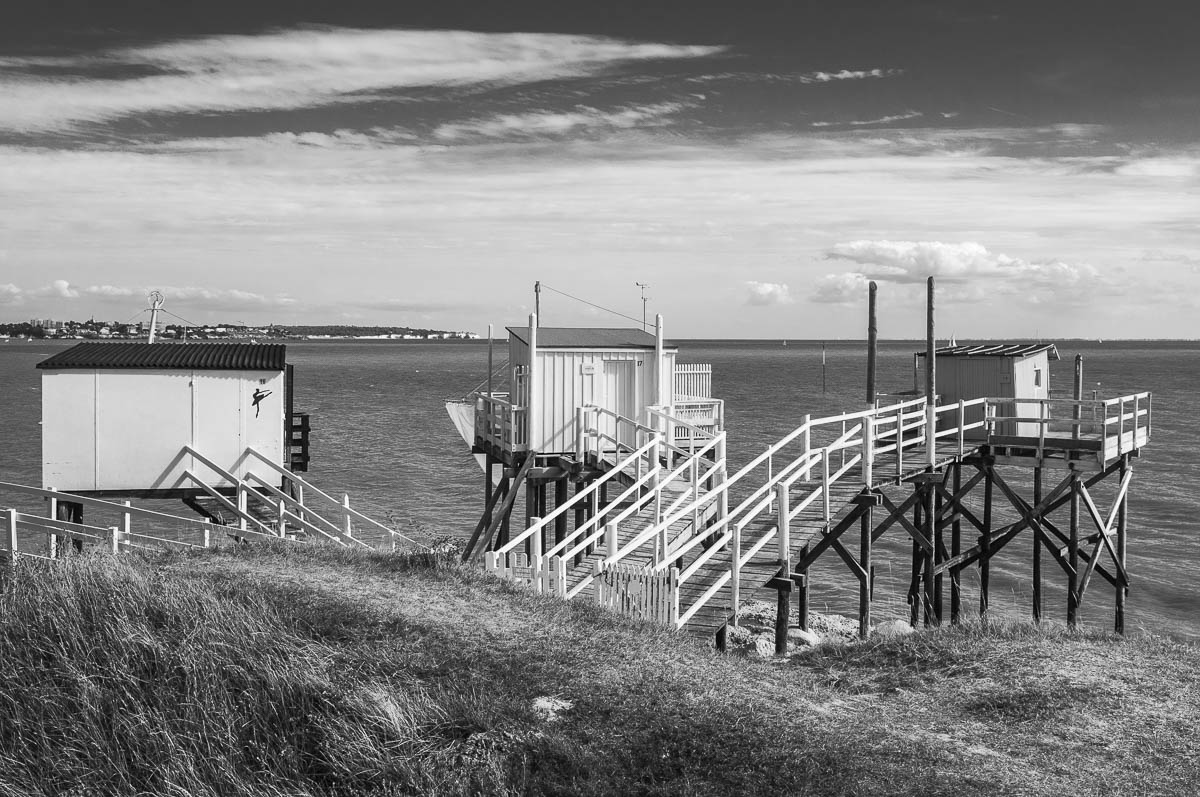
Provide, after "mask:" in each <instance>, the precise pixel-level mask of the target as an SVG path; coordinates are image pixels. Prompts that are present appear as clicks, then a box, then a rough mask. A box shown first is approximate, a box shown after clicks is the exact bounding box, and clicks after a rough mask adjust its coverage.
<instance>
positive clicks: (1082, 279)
mask: <svg viewBox="0 0 1200 797" xmlns="http://www.w3.org/2000/svg"><path fill="white" fill-rule="evenodd" d="M825 257H826V258H828V259H830V260H848V261H850V262H852V263H857V264H859V266H860V267H859V268H858V269H857V270H855V271H853V272H850V273H848V274H846V273H843V274H827V275H825V276H824V277H822V278H821V279H820V280H818V282H817V284H816V287H815V291H814V295H813V298H814V299H816V300H817V301H821V302H848V301H857V300H858V299H859V298H861V293H862V290H863V286H864V285H865V284H866V283H867V282H868V281H870V280H879V281H881V282H890V283H895V284H897V285H914V284H920V283H923V282H925V280H926V279H927V278H928V277H934V278H935V279H936V280H938V281H939V283H950V284H951V285H953V286H954V294H953V295H954V296H955V297H956V298H957V299H958V300H960V301H973V300H980V299H984V298H988V297H995V296H996V295H998V294H1012V293H1023V294H1026V295H1027V296H1029V297H1030V298H1032V299H1034V300H1035V301H1036V300H1038V299H1039V297H1042V298H1044V297H1046V296H1047V295H1056V296H1059V297H1060V298H1062V297H1079V296H1081V295H1082V294H1086V293H1091V292H1092V291H1093V290H1095V289H1096V288H1100V287H1102V281H1101V279H1100V274H1099V272H1098V271H1097V270H1096V268H1094V267H1093V266H1091V265H1089V264H1086V263H1065V262H1062V261H1060V260H1047V261H1039V262H1029V261H1026V260H1022V259H1020V258H1016V257H1010V256H1008V255H1005V254H1002V253H999V252H991V251H989V250H988V249H987V247H985V246H984V245H983V244H980V243H976V242H973V241H967V242H962V243H943V242H941V241H849V242H847V243H840V244H837V245H835V246H833V247H832V248H830V249H829V250H828V251H827V252H826V253H825Z"/></svg>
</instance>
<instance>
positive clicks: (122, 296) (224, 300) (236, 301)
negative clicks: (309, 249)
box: [0, 279, 296, 310]
mask: <svg viewBox="0 0 1200 797" xmlns="http://www.w3.org/2000/svg"><path fill="white" fill-rule="evenodd" d="M152 290H158V291H161V292H162V293H163V294H164V295H165V296H166V297H168V298H169V299H170V300H171V301H172V302H178V303H180V304H181V305H184V304H186V306H188V307H189V308H202V309H206V310H235V309H268V308H273V307H278V308H286V307H290V306H292V305H294V304H296V300H295V299H292V298H291V297H289V296H287V295H275V296H266V295H263V294H259V293H253V292H251V291H244V290H239V289H236V288H227V289H215V288H197V287H192V286H183V287H177V286H170V285H161V284H154V285H146V286H137V287H133V286H127V285H88V286H79V285H73V284H72V283H71V282H69V281H68V280H64V279H56V280H54V281H53V282H51V283H49V284H48V285H42V286H39V287H35V288H21V287H19V286H17V285H13V284H11V283H9V284H7V285H0V303H6V304H21V303H23V302H24V301H25V300H26V299H28V298H52V299H57V300H87V299H97V300H101V301H103V300H113V299H115V300H121V301H123V302H124V301H126V300H139V301H144V300H146V297H147V295H148V294H149V293H150V291H152ZM129 306H132V305H129Z"/></svg>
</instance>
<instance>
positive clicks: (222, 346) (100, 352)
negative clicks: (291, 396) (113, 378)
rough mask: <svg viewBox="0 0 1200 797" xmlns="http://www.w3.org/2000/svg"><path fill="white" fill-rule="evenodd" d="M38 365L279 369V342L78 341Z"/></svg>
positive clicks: (283, 361) (283, 357)
mask: <svg viewBox="0 0 1200 797" xmlns="http://www.w3.org/2000/svg"><path fill="white" fill-rule="evenodd" d="M37 367H38V368H45V369H51V370H54V369H60V368H181V369H184V368H186V369H190V370H194V371H282V370H284V368H286V367H287V347H286V346H284V345H283V344H282V343H155V344H153V345H152V344H149V343H99V342H95V341H91V342H86V343H79V344H76V345H74V346H72V347H71V348H69V349H65V350H63V351H60V352H59V353H58V354H55V355H53V356H51V357H48V358H46V359H45V360H42V361H41V362H40V363H38V364H37Z"/></svg>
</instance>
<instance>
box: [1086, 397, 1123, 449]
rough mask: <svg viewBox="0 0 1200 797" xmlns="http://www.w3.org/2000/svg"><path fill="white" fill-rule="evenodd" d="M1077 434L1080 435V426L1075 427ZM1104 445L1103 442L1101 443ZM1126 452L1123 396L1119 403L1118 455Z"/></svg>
mask: <svg viewBox="0 0 1200 797" xmlns="http://www.w3.org/2000/svg"><path fill="white" fill-rule="evenodd" d="M1075 435H1076V437H1078V436H1079V426H1078V425H1077V426H1076V427H1075ZM1101 445H1103V443H1101ZM1124 454H1125V397H1124V396H1121V399H1120V403H1119V404H1118V405H1117V456H1124Z"/></svg>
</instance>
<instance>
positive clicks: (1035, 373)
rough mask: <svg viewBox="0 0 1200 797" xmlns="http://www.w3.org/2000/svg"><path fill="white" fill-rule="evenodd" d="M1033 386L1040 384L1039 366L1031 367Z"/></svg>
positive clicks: (1040, 370)
mask: <svg viewBox="0 0 1200 797" xmlns="http://www.w3.org/2000/svg"><path fill="white" fill-rule="evenodd" d="M1033 386H1034V387H1041V386H1042V369H1041V368H1034V369H1033Z"/></svg>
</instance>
